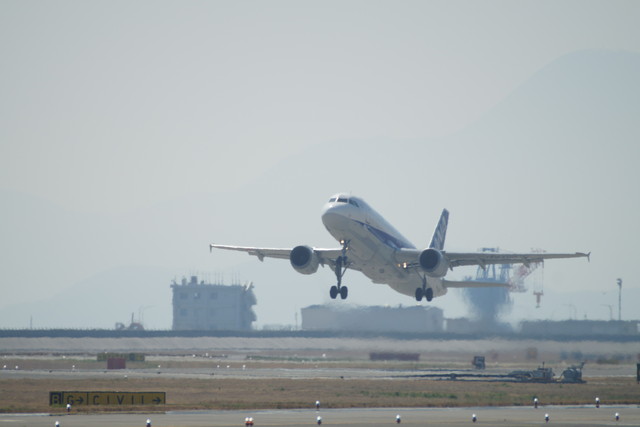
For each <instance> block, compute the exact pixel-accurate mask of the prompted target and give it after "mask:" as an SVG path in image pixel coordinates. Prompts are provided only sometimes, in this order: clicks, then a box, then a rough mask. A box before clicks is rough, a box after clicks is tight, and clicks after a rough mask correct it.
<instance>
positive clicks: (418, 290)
mask: <svg viewBox="0 0 640 427" xmlns="http://www.w3.org/2000/svg"><path fill="white" fill-rule="evenodd" d="M423 295H424V291H423V290H422V288H416V301H422V296H423Z"/></svg>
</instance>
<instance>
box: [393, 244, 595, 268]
mask: <svg viewBox="0 0 640 427" xmlns="http://www.w3.org/2000/svg"><path fill="white" fill-rule="evenodd" d="M421 252H422V251H420V250H418V249H401V250H399V251H397V252H396V254H395V259H396V262H397V263H398V264H404V266H405V268H420V264H419V258H420V254H421ZM441 254H442V256H443V258H444V259H445V260H446V262H447V265H448V266H449V268H454V267H461V266H469V265H479V266H482V267H484V266H487V265H491V264H524V265H527V266H528V265H530V264H533V263H537V262H542V261H544V260H545V259H555V258H583V257H586V258H589V256H590V255H591V253H583V252H575V253H572V254H571V253H564V254H562V253H544V252H543V253H527V254H510V253H495V252H447V251H442V252H441Z"/></svg>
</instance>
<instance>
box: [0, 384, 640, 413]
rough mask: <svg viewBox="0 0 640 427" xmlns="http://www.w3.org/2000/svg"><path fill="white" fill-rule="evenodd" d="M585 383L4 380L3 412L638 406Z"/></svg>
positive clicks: (608, 387)
mask: <svg viewBox="0 0 640 427" xmlns="http://www.w3.org/2000/svg"><path fill="white" fill-rule="evenodd" d="M587 381H588V383H587V384H524V383H509V382H484V381H483V382H480V381H460V380H458V381H436V380H425V379H393V380H386V379H385V380H362V379H353V380H352V379H311V380H308V379H305V380H302V379H286V378H282V379H251V380H250V379H229V378H222V379H218V378H211V379H190V380H184V379H175V378H147V379H124V378H118V379H98V380H93V379H91V380H86V379H85V380H56V379H3V380H0V412H56V411H63V410H64V408H51V407H49V406H48V402H49V391H65V390H68V391H78V390H86V391H100V390H103V391H165V392H166V393H167V405H165V406H161V407H146V408H141V407H138V408H132V407H115V408H114V407H108V408H107V407H91V406H86V407H75V408H73V409H74V411H82V412H95V411H103V410H109V411H117V410H127V411H130V410H163V411H164V410H178V409H246V408H248V409H263V408H267V409H268V408H272V409H280V408H309V407H312V406H313V404H314V403H315V401H316V400H320V402H322V406H323V407H331V408H338V407H456V406H511V405H530V404H531V402H532V400H533V398H534V397H538V399H539V400H540V402H541V404H543V405H544V404H554V405H560V404H589V403H593V401H594V398H595V396H598V397H600V400H601V402H602V404H603V405H604V404H637V403H640V386H638V385H637V384H636V381H635V379H634V378H596V379H588V378H587Z"/></svg>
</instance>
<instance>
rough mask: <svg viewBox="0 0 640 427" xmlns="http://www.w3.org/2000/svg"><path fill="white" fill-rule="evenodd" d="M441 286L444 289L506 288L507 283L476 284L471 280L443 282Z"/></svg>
mask: <svg viewBox="0 0 640 427" xmlns="http://www.w3.org/2000/svg"><path fill="white" fill-rule="evenodd" d="M442 286H444V287H445V288H508V287H509V284H508V283H498V282H476V281H473V280H462V281H456V280H443V281H442Z"/></svg>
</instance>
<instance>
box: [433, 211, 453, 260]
mask: <svg viewBox="0 0 640 427" xmlns="http://www.w3.org/2000/svg"><path fill="white" fill-rule="evenodd" d="M448 224H449V211H448V210H446V209H443V210H442V214H441V215H440V221H438V226H437V227H436V229H435V231H434V232H433V237H432V238H431V243H430V244H429V247H430V248H433V249H438V250H439V251H441V250H443V249H444V239H445V238H446V237H447V225H448Z"/></svg>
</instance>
